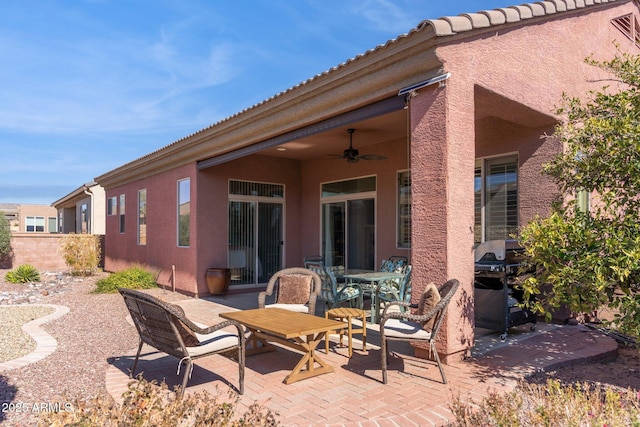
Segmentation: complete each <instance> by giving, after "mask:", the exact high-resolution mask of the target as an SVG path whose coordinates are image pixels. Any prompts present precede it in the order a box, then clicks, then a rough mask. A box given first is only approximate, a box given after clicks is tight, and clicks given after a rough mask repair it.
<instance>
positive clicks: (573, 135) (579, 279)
mask: <svg viewBox="0 0 640 427" xmlns="http://www.w3.org/2000/svg"><path fill="white" fill-rule="evenodd" d="M586 62H587V63H588V64H590V65H593V66H595V67H599V68H600V69H602V70H605V71H608V72H609V73H610V75H611V79H610V81H609V83H612V84H614V85H615V87H616V89H615V90H614V89H613V88H612V87H611V85H609V86H604V87H602V89H601V90H599V91H593V92H589V94H588V96H586V97H585V98H584V99H580V98H578V97H569V96H567V95H563V98H562V103H561V107H560V108H559V109H558V111H557V112H558V114H560V115H564V116H565V117H566V121H565V122H564V123H562V124H560V125H558V126H557V127H556V131H555V133H554V135H553V137H559V138H560V139H561V140H562V142H563V146H564V148H565V149H564V150H563V152H562V153H560V154H558V155H557V156H556V157H555V158H554V159H553V160H552V161H550V162H549V163H548V164H546V165H545V167H544V169H543V173H545V174H548V175H549V176H551V177H552V178H553V179H554V180H555V182H556V184H557V185H558V188H559V189H560V193H561V195H562V196H563V200H562V201H559V202H558V203H556V204H555V205H554V207H553V209H552V213H551V215H550V216H549V217H548V218H540V217H537V218H535V219H534V220H533V221H531V222H530V223H529V224H527V225H526V226H525V227H524V228H523V229H522V230H521V235H520V237H521V241H522V244H523V246H524V247H525V251H526V254H527V256H528V259H529V263H531V264H533V265H535V267H536V271H537V274H536V275H535V276H533V277H530V278H528V279H526V280H525V281H524V283H523V284H522V286H523V289H524V291H525V299H528V298H529V297H530V296H531V295H536V296H537V297H536V298H535V299H533V298H531V299H529V302H528V304H529V305H531V306H533V307H535V308H536V309H537V310H538V311H539V312H544V313H545V314H546V315H547V317H550V314H549V310H552V309H554V308H557V307H559V306H561V305H566V306H567V307H568V308H569V309H570V310H571V311H573V312H578V313H583V312H593V311H597V310H599V309H601V308H602V307H603V306H605V305H606V306H609V307H612V308H614V309H615V311H616V312H617V313H618V314H617V315H616V318H615V320H614V323H615V326H616V327H617V328H619V329H620V330H622V331H624V332H627V333H631V334H633V335H636V336H640V56H635V55H629V54H618V55H617V56H616V57H615V58H614V59H613V60H611V61H604V62H600V61H595V60H593V59H592V58H588V59H587V60H586ZM580 192H587V193H589V194H590V195H591V196H592V200H591V206H590V208H589V210H588V211H583V210H581V209H580V207H579V203H577V202H576V197H577V195H578V194H579V193H580ZM545 285H547V286H548V285H551V290H550V291H549V292H544V293H543V292H541V288H543V287H544V286H545Z"/></svg>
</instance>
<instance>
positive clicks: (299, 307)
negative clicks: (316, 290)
mask: <svg viewBox="0 0 640 427" xmlns="http://www.w3.org/2000/svg"><path fill="white" fill-rule="evenodd" d="M265 308H283V309H285V310H289V311H296V312H298V313H307V314H308V313H309V306H308V305H307V304H267V305H265Z"/></svg>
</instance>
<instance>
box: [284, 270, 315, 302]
mask: <svg viewBox="0 0 640 427" xmlns="http://www.w3.org/2000/svg"><path fill="white" fill-rule="evenodd" d="M312 280H313V278H312V277H311V276H309V275H306V274H285V275H283V276H281V277H280V278H279V279H278V281H279V283H280V286H279V289H278V304H306V303H307V302H309V295H310V294H311V281H312Z"/></svg>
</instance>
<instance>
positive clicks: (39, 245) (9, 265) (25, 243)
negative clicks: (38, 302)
mask: <svg viewBox="0 0 640 427" xmlns="http://www.w3.org/2000/svg"><path fill="white" fill-rule="evenodd" d="M63 236H64V234H46V233H43V234H39V233H38V234H35V233H11V250H12V252H13V256H12V257H11V258H10V259H5V260H2V262H0V268H3V269H14V268H16V267H18V266H20V265H22V264H31V265H33V266H34V267H35V268H36V269H38V270H39V271H66V270H67V269H68V267H67V265H66V264H65V262H64V258H63V257H62V253H61V252H60V250H59V248H60V240H61V239H62V237H63ZM100 237H101V246H102V248H103V251H102V253H103V254H104V236H100ZM99 265H100V266H101V267H102V266H103V262H102V260H101V261H100V264H99Z"/></svg>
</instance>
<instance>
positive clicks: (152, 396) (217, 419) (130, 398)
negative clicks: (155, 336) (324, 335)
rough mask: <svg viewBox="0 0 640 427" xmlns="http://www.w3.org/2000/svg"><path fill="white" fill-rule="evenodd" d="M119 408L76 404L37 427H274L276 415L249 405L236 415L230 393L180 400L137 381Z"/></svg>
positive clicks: (103, 399) (98, 402) (108, 403)
mask: <svg viewBox="0 0 640 427" xmlns="http://www.w3.org/2000/svg"><path fill="white" fill-rule="evenodd" d="M123 397H124V400H123V403H122V404H121V405H118V404H117V403H116V402H114V401H113V399H112V398H111V396H109V395H106V394H104V395H101V396H98V397H95V398H92V399H90V400H85V401H80V400H76V401H75V402H73V403H71V404H70V406H71V407H70V408H63V409H68V410H62V411H60V412H48V413H47V412H42V413H41V415H40V419H39V421H38V425H39V426H53V427H58V426H60V427H61V426H72V425H73V426H114V427H115V426H138V427H148V426H149V427H151V426H153V427H156V426H157V427H174V426H179V427H181V426H203V425H206V426H220V427H222V426H224V427H245V426H247V427H248V426H252V427H253V426H256V427H260V426H277V425H278V422H277V421H276V416H277V415H278V414H277V413H273V412H271V411H270V410H267V409H265V408H263V407H262V406H260V405H258V404H257V403H254V404H252V405H251V406H250V407H249V408H248V410H247V411H246V412H245V413H244V414H236V407H237V404H238V401H239V396H238V395H237V394H236V393H234V392H233V391H230V392H229V398H228V399H222V398H221V397H220V396H219V395H218V394H216V395H211V394H210V393H207V392H206V391H204V392H202V393H193V394H192V393H187V394H185V396H184V397H183V398H182V399H179V398H177V397H176V395H175V394H173V393H170V392H169V390H168V387H167V385H166V384H165V383H162V384H161V385H160V386H158V385H157V384H156V383H155V382H147V381H145V380H143V379H138V380H137V381H136V382H132V383H131V384H130V385H129V390H128V391H127V392H125V393H124V395H123Z"/></svg>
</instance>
